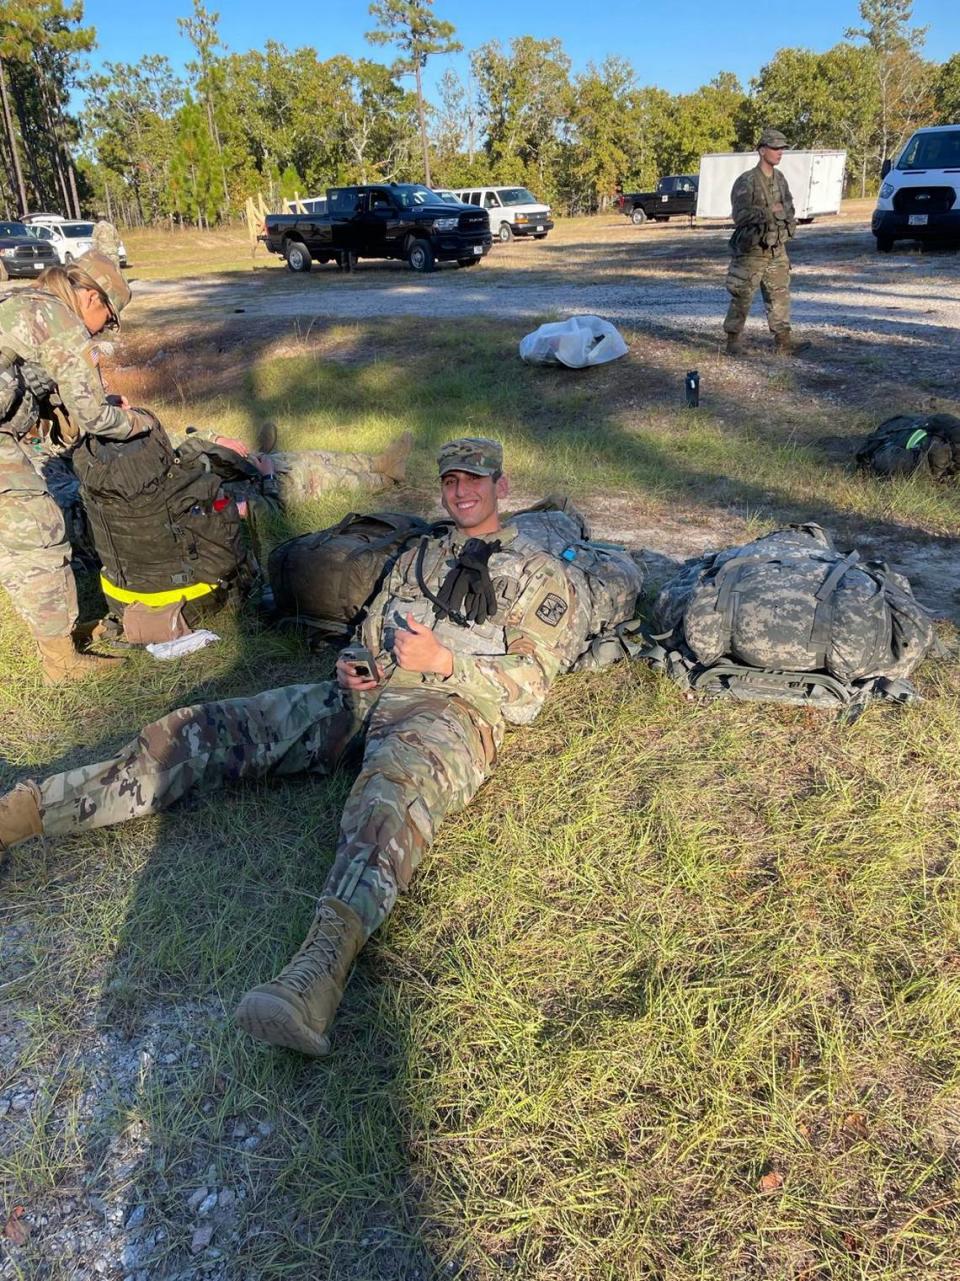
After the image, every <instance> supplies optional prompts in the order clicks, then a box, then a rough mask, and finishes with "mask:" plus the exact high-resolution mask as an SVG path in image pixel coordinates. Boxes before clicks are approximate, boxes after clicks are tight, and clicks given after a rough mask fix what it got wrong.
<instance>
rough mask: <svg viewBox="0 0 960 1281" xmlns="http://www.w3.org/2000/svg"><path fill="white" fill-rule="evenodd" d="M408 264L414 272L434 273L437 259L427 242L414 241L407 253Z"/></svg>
mask: <svg viewBox="0 0 960 1281" xmlns="http://www.w3.org/2000/svg"><path fill="white" fill-rule="evenodd" d="M407 262H408V263H409V264H410V266H411V267H412V268H413V270H414V271H433V269H434V267H435V266H436V259H435V258H434V256H433V250H432V249H431V248H430V246H429V245H428V244H427V242H426V241H425V240H414V241H413V243H412V244H411V246H410V248H409V250H408V251H407Z"/></svg>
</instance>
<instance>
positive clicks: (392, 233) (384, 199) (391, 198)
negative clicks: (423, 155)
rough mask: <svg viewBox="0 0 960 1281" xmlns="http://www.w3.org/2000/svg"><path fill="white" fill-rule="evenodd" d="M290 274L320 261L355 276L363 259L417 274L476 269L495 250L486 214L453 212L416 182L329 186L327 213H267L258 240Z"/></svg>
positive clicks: (461, 208)
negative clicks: (446, 266)
mask: <svg viewBox="0 0 960 1281" xmlns="http://www.w3.org/2000/svg"><path fill="white" fill-rule="evenodd" d="M259 239H260V240H262V241H263V242H264V244H265V245H266V246H267V248H268V249H269V250H270V252H271V253H275V254H281V255H282V256H283V257H284V258H285V259H286V260H287V266H288V267H289V268H290V270H291V271H309V270H310V268H311V267H312V266H313V264H314V262H335V263H337V265H338V266H340V267H341V268H344V269H346V270H349V269H350V268H351V267H352V265H353V263H354V262H355V261H356V260H357V259H358V258H399V259H402V260H403V261H405V262H408V263H409V264H410V266H411V267H412V268H413V270H414V271H432V270H433V269H434V267H435V266H436V264H437V263H438V262H457V263H459V264H460V266H461V267H472V266H473V264H474V263H476V262H479V261H480V259H481V258H482V257H483V256H484V254H486V253H488V252H489V250H490V245H491V237H490V218H489V215H488V214H487V211H486V210H485V209H477V208H475V207H474V206H472V205H461V204H459V203H458V204H456V205H451V204H448V203H447V201H445V200H442V199H441V198H440V197H439V196H438V195H437V194H436V193H435V192H433V191H431V190H430V188H429V187H423V186H421V185H420V184H419V183H414V182H391V183H384V184H382V185H376V186H373V185H371V186H362V187H330V188H328V190H327V202H326V210H325V212H323V213H310V214H306V213H294V214H267V216H266V219H265V220H264V224H263V230H262V232H261V234H260V237H259Z"/></svg>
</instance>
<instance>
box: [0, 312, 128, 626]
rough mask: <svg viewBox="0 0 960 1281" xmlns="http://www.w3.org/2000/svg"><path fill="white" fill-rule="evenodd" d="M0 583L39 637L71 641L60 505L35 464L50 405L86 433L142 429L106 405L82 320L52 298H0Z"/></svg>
mask: <svg viewBox="0 0 960 1281" xmlns="http://www.w3.org/2000/svg"><path fill="white" fill-rule="evenodd" d="M0 349H2V352H3V355H2V357H0V584H2V585H3V587H4V588H6V590H7V592H8V593H9V594H10V596H11V597H12V598H13V600H14V602H15V604H16V608H17V610H18V611H19V612H20V614H22V615H23V617H24V619H25V620H26V622H27V624H28V626H29V628H30V630H31V632H32V633H33V635H34V636H36V637H39V638H43V637H59V636H68V635H69V634H70V632H71V630H72V628H73V626H74V624H75V623H76V619H77V591H76V584H75V582H74V579H73V574H72V572H71V570H70V544H69V541H68V539H67V534H66V528H65V525H64V518H63V514H62V512H61V510H60V508H59V507H58V506H57V504H56V502H55V501H54V500H53V498H52V497H51V496H50V493H49V490H48V487H47V485H46V483H45V482H44V480H43V479H42V477H41V476H40V475H39V474H38V472H37V470H36V468H35V467H34V465H33V461H32V460H33V456H34V453H35V451H34V448H33V441H34V440H35V438H36V433H37V431H38V429H39V426H40V420H41V416H42V412H41V411H42V406H43V404H44V401H45V399H46V398H47V397H48V396H50V395H55V396H57V397H58V398H59V400H60V402H61V404H62V406H63V408H64V410H65V412H66V414H67V415H68V417H69V420H70V423H71V424H72V426H73V427H74V428H75V429H76V430H78V431H81V432H90V433H91V434H94V435H97V434H102V435H106V436H112V437H115V438H126V437H127V436H129V435H131V434H133V433H134V432H135V431H136V430H137V428H136V424H135V418H134V417H133V416H132V415H131V414H130V413H129V412H127V411H125V410H122V409H119V408H117V407H115V406H113V405H110V404H108V403H107V400H106V396H105V393H104V390H103V384H102V382H101V380H100V375H99V372H98V370H97V367H96V365H95V363H94V361H93V359H92V357H91V353H90V335H89V333H88V332H87V329H86V326H85V325H84V324H83V322H82V321H81V320H80V319H79V317H78V316H77V315H76V314H75V313H74V312H72V311H71V310H70V309H69V308H68V307H66V306H65V305H64V304H63V303H62V302H60V300H59V299H57V298H55V297H53V296H52V295H51V294H45V293H42V292H40V291H36V290H22V291H20V292H18V293H15V294H9V295H6V296H0Z"/></svg>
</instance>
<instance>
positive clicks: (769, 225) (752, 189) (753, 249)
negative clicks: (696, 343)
mask: <svg viewBox="0 0 960 1281" xmlns="http://www.w3.org/2000/svg"><path fill="white" fill-rule="evenodd" d="M731 201H732V204H733V220H734V222H735V224H736V230H735V231H734V233H733V236H732V237H731V240H730V247H731V249H732V250H733V257H732V258H731V260H730V267H729V270H728V271H727V280H726V286H727V292H728V293H729V294H730V306H729V307H728V308H727V314H726V318H725V319H724V322H723V327H724V329H725V330H726V332H727V333H728V334H731V335H737V334H739V333H740V332H741V331H742V330H743V327H744V325H745V324H746V323H747V316H748V315H749V312H750V305H751V303H752V302H753V297H754V294H755V293H756V292H757V286H758V285H759V286H760V291H761V293H762V295H763V302H764V306H765V307H766V310H767V323H768V325H769V326H770V332H771V333H773V334H778V335H784V336H789V333H790V260H789V259H788V257H787V241H788V240H789V239H790V237H791V236H792V235H793V233H794V231H795V230H796V226H797V220H796V215H795V213H794V207H793V196H792V195H791V194H790V187H789V186H788V184H787V180H786V178H785V177H784V176H783V174H782V173H781V172H780V170H779V169H774V171H773V174H772V175H771V176H770V177H769V178H768V177H767V176H766V174H764V173H763V171H762V170H761V168H760V165H759V164H758V165H756V167H755V168H753V169H750V170H748V171H747V172H746V173H744V174H741V175H740V177H739V178H738V179H737V181H736V182H735V183H734V184H733V190H732V192H731ZM777 204H780V205H782V206H783V212H782V213H775V212H774V205H777Z"/></svg>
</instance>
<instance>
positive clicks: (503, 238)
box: [497, 222, 513, 245]
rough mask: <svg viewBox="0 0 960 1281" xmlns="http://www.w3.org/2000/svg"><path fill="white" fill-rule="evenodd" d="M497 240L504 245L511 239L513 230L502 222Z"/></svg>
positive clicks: (506, 223)
mask: <svg viewBox="0 0 960 1281" xmlns="http://www.w3.org/2000/svg"><path fill="white" fill-rule="evenodd" d="M497 239H498V240H499V241H500V242H501V243H502V244H504V245H505V244H506V243H507V242H508V241H510V240H512V239H513V228H512V227H511V226H510V224H509V223H508V222H502V223H501V224H500V230H499V231H498V232H497Z"/></svg>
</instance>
